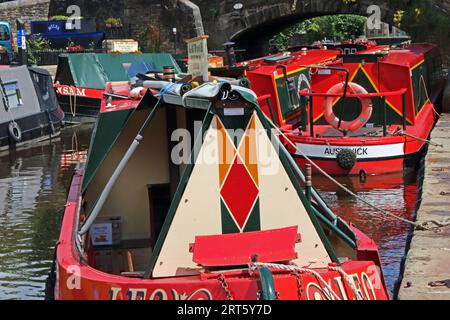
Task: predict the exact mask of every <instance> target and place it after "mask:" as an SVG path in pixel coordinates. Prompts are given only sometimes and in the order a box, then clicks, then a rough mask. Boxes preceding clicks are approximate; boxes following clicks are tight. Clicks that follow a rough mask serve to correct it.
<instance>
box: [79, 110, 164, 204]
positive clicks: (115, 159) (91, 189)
mask: <svg viewBox="0 0 450 320" xmlns="http://www.w3.org/2000/svg"><path fill="white" fill-rule="evenodd" d="M136 112H137V113H139V116H136V115H133V116H132V117H131V118H130V120H129V122H128V123H127V125H126V128H125V129H124V130H123V131H122V133H121V134H120V136H119V138H118V141H117V142H116V143H115V144H114V146H113V147H112V149H111V150H110V152H109V153H108V155H107V157H106V159H105V160H104V161H103V163H102V164H101V165H100V168H99V169H98V170H97V172H96V173H95V175H94V177H93V179H92V181H91V183H90V184H89V186H88V188H87V191H86V194H85V197H84V199H83V200H85V201H86V203H87V207H86V208H87V212H89V211H90V210H92V206H94V204H95V201H96V200H97V199H98V197H100V193H101V192H102V190H103V188H104V187H105V185H106V183H107V182H108V179H109V178H110V177H111V175H112V174H113V172H114V169H115V168H116V167H117V166H118V164H119V162H120V160H121V159H122V157H123V155H124V154H125V152H126V151H127V149H128V147H129V146H130V144H131V143H132V141H133V139H134V138H135V137H136V135H137V133H138V131H139V128H140V127H141V126H142V124H143V123H144V120H145V118H146V117H147V116H148V115H149V113H150V110H149V109H144V110H140V111H136ZM158 112H163V110H160V111H158Z"/></svg>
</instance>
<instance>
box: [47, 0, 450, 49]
mask: <svg viewBox="0 0 450 320" xmlns="http://www.w3.org/2000/svg"><path fill="white" fill-rule="evenodd" d="M40 1H42V0H40ZM48 1H50V9H49V16H53V15H58V14H65V11H66V10H67V7H68V6H69V5H73V4H75V5H79V6H80V7H81V13H82V15H83V16H96V17H97V22H98V24H100V25H101V24H102V22H103V21H104V20H106V19H107V18H109V17H120V18H122V19H123V21H124V22H125V24H129V26H130V31H131V35H132V36H133V37H134V38H135V39H138V40H139V41H140V42H141V43H143V44H144V47H145V48H146V49H150V50H154V51H170V50H173V49H174V42H175V39H176V42H177V43H178V49H184V48H185V45H184V41H183V39H187V38H190V37H195V36H197V35H198V34H199V33H201V32H202V31H204V32H205V33H206V34H208V35H209V36H210V40H209V46H210V49H221V48H222V44H223V43H224V42H226V41H228V40H233V41H236V42H237V43H238V45H241V46H244V47H247V48H248V47H258V48H263V47H264V46H262V44H263V43H267V40H268V39H269V38H270V37H272V36H273V35H274V34H276V33H277V32H278V31H280V30H282V29H283V28H285V27H287V26H289V25H292V24H294V23H296V22H299V21H301V20H305V19H308V18H312V17H316V16H322V15H333V14H359V15H364V16H367V8H368V7H369V6H370V5H378V6H379V7H380V8H381V20H382V21H384V22H387V23H391V24H392V21H393V16H394V9H393V8H392V7H391V5H392V3H399V2H400V3H404V4H406V5H407V4H409V3H411V0H395V1H393V0H48ZM428 1H429V2H431V3H432V5H434V6H435V7H437V8H438V9H439V10H441V11H444V12H446V13H447V14H450V0H428ZM236 4H241V5H240V6H236ZM173 28H177V35H176V36H174V35H173V33H172V30H173ZM405 31H407V27H406V28H405ZM175 37H176V38H175Z"/></svg>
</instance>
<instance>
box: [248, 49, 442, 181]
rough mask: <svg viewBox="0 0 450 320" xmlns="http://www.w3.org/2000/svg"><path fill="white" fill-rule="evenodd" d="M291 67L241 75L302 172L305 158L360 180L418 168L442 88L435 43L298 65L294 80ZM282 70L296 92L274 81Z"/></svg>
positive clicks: (261, 68) (262, 68)
mask: <svg viewBox="0 0 450 320" xmlns="http://www.w3.org/2000/svg"><path fill="white" fill-rule="evenodd" d="M291 64H292V62H291V61H289V60H287V61H286V62H284V63H280V64H278V65H272V67H270V66H268V65H267V64H264V65H261V66H257V67H256V68H254V69H253V70H250V71H248V72H247V76H248V78H249V79H250V81H251V82H252V89H253V90H254V91H255V92H256V93H257V94H258V96H260V97H261V96H265V97H268V99H267V101H269V102H270V105H269V104H267V103H263V104H262V108H263V110H266V114H267V115H272V120H273V122H274V123H275V124H276V125H277V126H279V127H280V128H281V129H282V130H283V131H284V133H285V137H284V138H285V143H286V145H287V147H288V149H289V151H290V152H291V153H292V154H293V155H294V157H295V158H296V160H297V162H298V163H299V165H300V166H301V167H302V168H303V169H304V168H305V165H306V164H307V163H310V161H309V160H307V159H306V157H307V158H308V159H310V160H313V161H314V162H315V163H316V164H317V165H318V166H319V167H320V168H321V169H323V170H324V171H325V172H327V173H329V174H334V175H360V176H361V177H366V176H367V175H372V174H384V173H393V172H402V171H403V170H404V168H405V167H411V166H414V165H415V164H417V163H418V161H417V160H418V159H419V157H420V156H421V154H422V151H423V150H424V145H425V143H426V142H425V140H426V139H427V138H428V137H429V134H430V132H431V130H432V128H433V125H434V123H435V120H436V119H437V117H438V112H437V111H436V109H438V105H439V100H440V98H441V94H442V90H443V85H444V83H445V81H444V76H443V72H442V64H441V62H440V58H439V50H438V48H437V47H436V46H435V45H431V44H412V45H404V46H402V47H395V48H390V47H388V46H379V47H371V48H369V49H367V50H363V51H359V52H357V53H356V54H350V55H348V54H344V55H339V56H338V58H337V59H334V60H333V61H329V62H327V63H324V64H313V65H307V64H304V65H303V66H302V67H303V71H302V72H303V76H300V78H299V77H298V76H291V75H290V74H289V72H290V70H292V69H295V68H298V66H297V65H295V66H291ZM283 70H287V72H286V71H283ZM281 72H284V74H285V75H284V78H285V81H286V82H289V81H291V82H292V81H296V82H295V83H299V84H298V85H297V87H296V88H297V89H298V91H299V95H297V94H296V93H293V92H291V94H289V93H288V92H287V91H286V89H285V88H282V87H280V86H278V85H276V84H275V83H274V82H273V79H274V75H273V74H274V73H275V74H279V73H281ZM275 78H276V76H275ZM296 78H299V80H296ZM284 110H290V111H291V112H290V114H286V112H284ZM314 169H315V170H314V171H318V169H317V168H314ZM316 169H317V170H316Z"/></svg>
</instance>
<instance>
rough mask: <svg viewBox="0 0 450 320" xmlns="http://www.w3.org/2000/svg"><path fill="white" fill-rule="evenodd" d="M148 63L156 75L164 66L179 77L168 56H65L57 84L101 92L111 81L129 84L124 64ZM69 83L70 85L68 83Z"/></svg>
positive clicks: (59, 70) (85, 54) (93, 54)
mask: <svg viewBox="0 0 450 320" xmlns="http://www.w3.org/2000/svg"><path fill="white" fill-rule="evenodd" d="M138 62H147V63H153V64H154V65H155V68H156V70H155V71H161V72H162V69H163V67H164V66H173V67H174V68H175V72H176V73H181V69H180V67H179V66H178V64H177V62H176V61H175V59H174V58H173V57H172V55H171V54H166V53H148V54H147V53H146V54H103V53H102V54H95V53H80V54H68V55H65V56H63V57H61V58H60V59H59V63H58V70H57V72H56V81H59V82H60V83H61V84H66V85H75V86H77V87H81V88H90V89H100V90H103V89H105V87H106V84H107V83H108V82H111V81H128V80H129V77H128V74H127V72H126V71H125V69H124V67H123V64H124V63H138ZM69 82H72V83H69Z"/></svg>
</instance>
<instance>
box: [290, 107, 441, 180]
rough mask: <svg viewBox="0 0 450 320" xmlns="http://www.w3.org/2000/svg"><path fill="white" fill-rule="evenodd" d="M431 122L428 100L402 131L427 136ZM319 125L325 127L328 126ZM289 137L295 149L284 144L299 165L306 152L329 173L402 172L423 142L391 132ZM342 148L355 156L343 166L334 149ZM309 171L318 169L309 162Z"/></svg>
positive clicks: (413, 163)
mask: <svg viewBox="0 0 450 320" xmlns="http://www.w3.org/2000/svg"><path fill="white" fill-rule="evenodd" d="M434 123H435V115H434V111H433V105H431V104H428V105H427V106H426V107H424V110H423V112H421V114H420V115H419V116H418V118H417V121H416V124H415V125H414V126H408V127H407V130H405V133H407V134H409V135H412V136H414V137H417V138H420V139H428V137H429V135H430V132H431V130H432V129H433V126H434ZM318 127H319V126H318ZM321 127H324V128H322V129H326V128H327V127H328V126H321ZM396 128H397V126H391V128H390V130H389V131H390V132H392V131H394V130H395V129H396ZM319 129H320V128H319ZM289 139H290V140H291V141H292V142H293V143H295V144H296V146H297V150H296V149H294V148H293V146H291V145H287V148H288V150H289V151H290V152H291V154H292V155H293V156H294V158H295V159H296V162H297V163H298V165H299V166H300V167H301V168H302V169H305V165H306V164H308V163H309V161H308V160H307V159H306V158H305V157H304V155H306V156H307V157H308V158H309V159H311V160H313V161H314V162H315V163H316V164H317V165H318V166H319V167H320V168H321V169H323V170H324V171H325V172H327V173H328V174H331V175H361V174H365V175H380V174H387V173H398V172H402V171H404V170H405V169H406V168H410V167H414V166H416V165H417V164H418V159H420V157H421V155H422V154H423V150H424V147H425V144H426V143H425V142H423V141H420V140H418V139H415V138H411V137H407V136H393V135H387V136H386V137H363V138H360V137H339V138H325V137H324V138H310V137H309V136H299V135H289ZM342 149H349V150H352V151H353V152H354V153H355V155H356V157H357V161H356V163H355V164H354V166H353V167H352V168H351V169H343V168H342V167H341V166H340V165H339V162H338V161H337V153H339V152H340V150H342ZM313 172H315V173H319V170H318V169H317V168H315V167H314V166H313Z"/></svg>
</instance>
